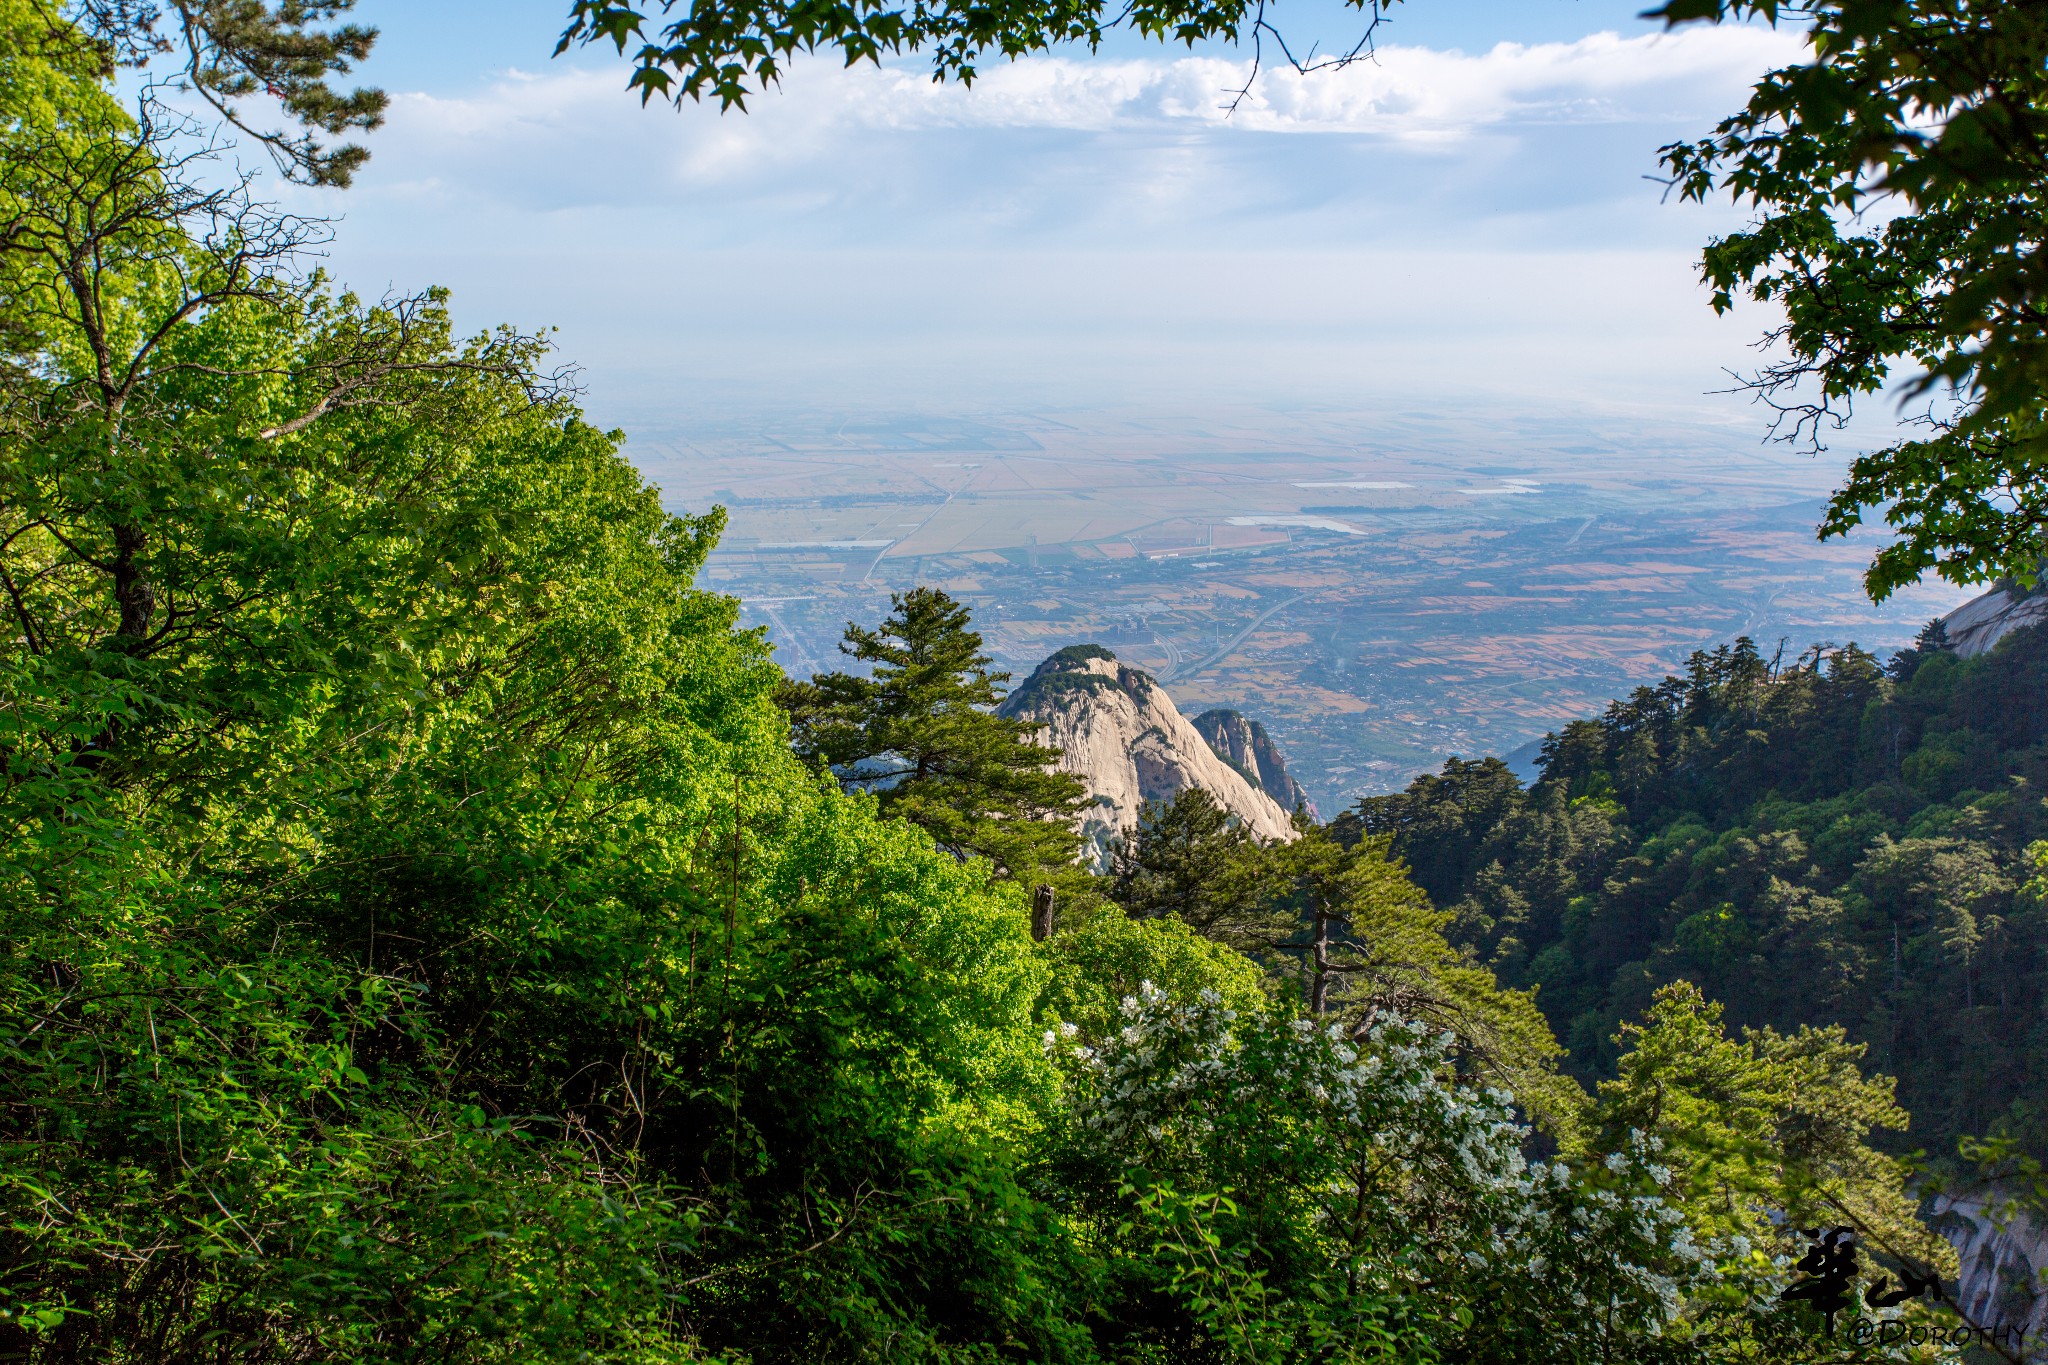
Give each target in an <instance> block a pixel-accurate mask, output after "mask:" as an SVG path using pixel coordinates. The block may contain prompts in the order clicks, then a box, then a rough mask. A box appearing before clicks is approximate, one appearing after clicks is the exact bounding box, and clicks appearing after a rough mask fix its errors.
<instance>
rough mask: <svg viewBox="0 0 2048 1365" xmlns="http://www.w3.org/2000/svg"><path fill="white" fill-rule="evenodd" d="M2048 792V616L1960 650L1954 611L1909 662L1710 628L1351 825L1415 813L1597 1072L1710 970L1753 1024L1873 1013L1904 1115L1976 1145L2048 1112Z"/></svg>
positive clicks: (1939, 1134) (1480, 937)
mask: <svg viewBox="0 0 2048 1365" xmlns="http://www.w3.org/2000/svg"><path fill="white" fill-rule="evenodd" d="M2044 796H2048V631H2044V630H2041V629H2039V628H2032V629H2026V630H2021V631H2017V632H2014V633H2013V634H2012V635H2010V636H2008V637H2007V638H2006V639H2005V640H2004V641H2002V642H2001V643H2000V645H1999V647H1998V648H1997V649H1995V650H1993V651H1991V652H1990V653H1987V654H1984V655H1981V656H1979V657H1977V658H1972V659H1959V658H1957V657H1956V656H1955V655H1954V654H1953V653H1951V652H1949V651H1947V650H1945V649H1944V648H1943V647H1942V641H1941V639H1940V631H1939V628H1938V626H1937V627H1934V628H1930V630H1929V631H1928V632H1927V633H1926V634H1925V635H1924V636H1923V638H1922V640H1921V642H1920V645H1919V647H1918V648H1915V649H1910V650H1906V651H1904V652H1902V653H1900V654H1898V655H1897V656H1896V657H1894V658H1893V659H1891V660H1890V661H1889V662H1888V663H1880V661H1879V660H1877V659H1875V658H1873V657H1872V656H1870V655H1869V654H1867V653H1865V652H1863V651H1861V650H1858V649H1856V648H1854V647H1848V648H1843V649H1837V650H1816V651H1813V652H1811V653H1809V654H1807V655H1804V656H1802V657H1800V658H1798V659H1794V660H1789V661H1786V660H1782V659H1771V658H1765V657H1764V656H1762V655H1761V654H1760V653H1759V652H1758V651H1757V649H1756V648H1755V647H1754V645H1752V644H1751V643H1750V642H1749V641H1747V640H1743V641H1740V642H1738V643H1737V644H1735V645H1734V646H1731V647H1724V648H1721V649H1717V650H1714V651H1712V652H1710V653H1699V654H1695V655H1694V656H1693V657H1692V659H1691V660H1690V662H1689V664H1688V666H1687V668H1686V671H1685V672H1684V673H1683V674H1682V675H1678V676H1673V677H1671V678H1668V679H1666V680H1665V681H1664V683H1663V684H1662V685H1660V686H1657V687H1645V688H1641V689H1638V690H1637V691H1636V692H1635V694H1634V695H1632V696H1630V697H1629V698H1627V699H1626V700H1623V701H1618V702H1616V703H1614V705H1612V706H1611V707H1610V708H1608V711H1607V713H1606V714H1605V715H1603V716H1601V717H1600V718H1599V719H1598V720H1586V721H1580V722H1576V723H1574V724H1571V725H1568V726H1566V727H1565V728H1564V729H1563V730H1561V731H1560V732H1558V733H1557V734H1555V735H1553V736H1552V737H1551V738H1550V740H1549V741H1548V742H1547V743H1546V745H1545V747H1544V751H1543V773H1542V777H1541V779H1540V780H1539V781H1537V782H1536V783H1535V784H1534V785H1533V786H1532V787H1530V788H1529V789H1528V790H1526V791H1525V790H1524V789H1523V787H1522V785H1521V783H1520V782H1518V781H1517V780H1516V779H1515V777H1514V775H1513V774H1511V773H1510V772H1509V771H1508V770H1507V768H1506V767H1505V766H1504V765H1503V764H1502V763H1501V762H1500V761H1499V760H1497V759H1484V760H1480V761H1477V762H1468V761H1459V760H1453V761H1451V762H1450V763H1447V764H1446V765H1445V766H1444V768H1443V770H1442V771H1441V772H1440V773H1436V774H1432V775H1429V776H1426V777H1423V778H1420V779H1418V780H1417V781H1416V782H1414V783H1413V784H1412V785H1411V786H1410V787H1409V788H1408V789H1407V790H1406V791H1405V792H1402V793H1400V794H1398V795H1393V796H1383V797H1374V798H1370V799H1368V800H1365V801H1363V802H1361V803H1359V805H1358V806H1357V807H1356V808H1355V809H1354V810H1352V811H1349V812H1347V813H1346V814H1345V815H1344V816H1343V817H1342V818H1341V819H1340V820H1339V821H1338V827H1339V829H1340V830H1341V831H1342V834H1343V836H1344V837H1347V838H1358V837H1366V836H1374V835H1384V836H1388V837H1390V838H1391V839H1392V841H1393V843H1392V847H1393V849H1394V851H1395V852H1396V853H1397V854H1398V855H1399V856H1400V857H1401V858H1402V859H1404V860H1405V861H1406V863H1407V864H1408V866H1409V867H1410V868H1411V869H1412V871H1413V875H1414V877H1415V880H1416V881H1417V883H1418V884H1419V885H1420V886H1422V887H1423V888H1424V889H1425V890H1426V891H1427V892H1428V893H1429V895H1430V897H1431V899H1432V900H1434V901H1435V902H1436V903H1437V904H1438V905H1441V906H1444V907H1446V908H1448V909H1449V910H1450V912H1451V913H1452V915H1453V916H1454V918H1453V921H1452V924H1451V927H1450V930H1449V932H1450V935H1451V937H1452V939H1453V940H1454V941H1455V942H1457V943H1458V944H1459V945H1460V946H1462V947H1465V948H1468V949H1469V950H1470V951H1471V952H1472V953H1473V955H1474V956H1475V958H1476V959H1477V960H1479V961H1481V962H1484V963H1486V964H1487V965H1488V966H1489V967H1491V968H1492V970H1493V971H1494V972H1496V973H1497V974H1498V975H1499V977H1500V978H1501V980H1502V981H1503V982H1504V983H1507V984H1510V985H1513V986H1517V987H1524V988H1528V989H1532V990H1534V991H1535V992H1536V998H1537V1000H1538V1002H1539V1004H1540V1005H1541V1007H1542V1010H1543V1013H1544V1014H1545V1016H1547V1018H1548V1019H1549V1021H1550V1023H1551V1024H1552V1026H1553V1027H1554V1028H1555V1029H1556V1031H1557V1035H1558V1037H1559V1039H1560V1040H1561V1041H1563V1042H1564V1043H1565V1044H1566V1046H1567V1047H1568V1048H1569V1050H1570V1057H1571V1061H1570V1063H1569V1066H1570V1069H1571V1070H1572V1071H1573V1072H1574V1074H1576V1075H1578V1076H1580V1077H1581V1078H1582V1079H1585V1080H1587V1081H1591V1080H1593V1079H1594V1078H1596V1077H1598V1076H1600V1075H1604V1074H1606V1073H1607V1072H1609V1071H1610V1070H1611V1069H1612V1067H1613V1065H1614V1060H1615V1057H1614V1046H1615V1045H1614V1043H1613V1041H1612V1039H1613V1037H1614V1032H1615V1028H1616V1026H1617V1025H1618V1024H1619V1023H1620V1022H1621V1021H1623V1020H1626V1019H1630V1018H1633V1017H1634V1016H1635V1015H1636V1014H1638V1013H1639V1012H1640V1011H1641V1010H1642V1009H1643V1008H1644V1007H1645V1006H1646V1005H1647V1004H1648V1003H1649V1002H1650V1000H1651V998H1652V995H1653V993H1654V991H1655V990H1656V989H1657V988H1658V987H1659V986H1661V985H1664V984H1665V983H1668V982H1670V981H1673V980H1679V979H1683V980H1687V981H1691V982H1694V983H1696V984H1697V985H1698V986H1699V988H1700V989H1701V990H1702V991H1704V992H1705V993H1706V994H1707V995H1708V996H1709V997H1711V998H1713V999H1716V1000H1719V1001H1721V1002H1722V1003H1723V1004H1724V1005H1725V1006H1726V1008H1727V1011H1728V1017H1729V1020H1730V1021H1731V1022H1732V1023H1737V1024H1743V1025H1765V1024H1768V1025H1771V1026H1774V1027H1777V1028H1780V1029H1789V1028H1796V1027H1798V1026H1801V1025H1815V1026H1824V1025H1829V1024H1837V1023H1839V1024H1843V1025H1846V1026H1847V1027H1848V1030H1849V1034H1850V1036H1851V1037H1853V1038H1855V1039H1857V1040H1859V1041H1861V1042H1863V1043H1866V1044H1867V1045H1868V1046H1869V1049H1870V1050H1869V1053H1868V1054H1867V1055H1868V1057H1869V1060H1870V1062H1871V1064H1873V1065H1874V1066H1876V1067H1877V1068H1878V1069H1880V1070H1882V1071H1884V1072H1886V1073H1887V1074H1891V1075H1894V1076H1896V1077H1897V1078H1898V1081H1899V1097H1900V1100H1901V1102H1902V1103H1903V1104H1904V1105H1905V1107H1906V1108H1907V1109H1908V1110H1910V1111H1911V1112H1912V1114H1913V1116H1914V1124H1913V1127H1912V1129H1911V1132H1910V1137H1908V1138H1901V1139H1899V1141H1901V1142H1903V1143H1905V1144H1906V1145H1910V1146H1921V1147H1924V1148H1925V1149H1926V1150H1927V1151H1928V1152H1929V1153H1931V1154H1934V1155H1937V1156H1953V1155H1954V1153H1955V1151H1956V1146H1957V1140H1958V1139H1959V1138H1960V1137H1962V1136H1965V1135H1973V1134H1985V1133H1988V1132H1992V1131H1994V1130H1999V1131H2007V1132H2010V1133H2012V1134H2013V1135H2015V1136H2024V1137H2027V1138H2028V1139H2029V1141H2030V1142H2032V1143H2035V1144H2036V1145H2038V1143H2039V1141H2040V1136H2039V1135H2040V1134H2041V1133H2042V1131H2043V1120H2044V1118H2048V1114H2044V1112H2043V1109H2042V1107H2041V1098H2040V1097H2041V1096H2042V1094H2043V1093H2044V1083H2048V1018H2044V1017H2043V1015H2042V1013H2041V1010H2040V1001H2041V999H2042V997H2043V994H2044V991H2048V906H2044V904H2043V901H2042V897H2041V890H2042V886H2041V884H2040V883H2039V882H2038V881H2036V880H2035V878H2036V877H2037V876H2038V873H2039V869H2038V868H2037V866H2036V864H2037V860H2038V859H2039V858H2040V856H2041V848H2040V847H2038V846H2037V845H2038V841H2040V840H2041V839H2043V838H2044V837H2048V806H2044V804H2043V798H2044Z"/></svg>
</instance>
